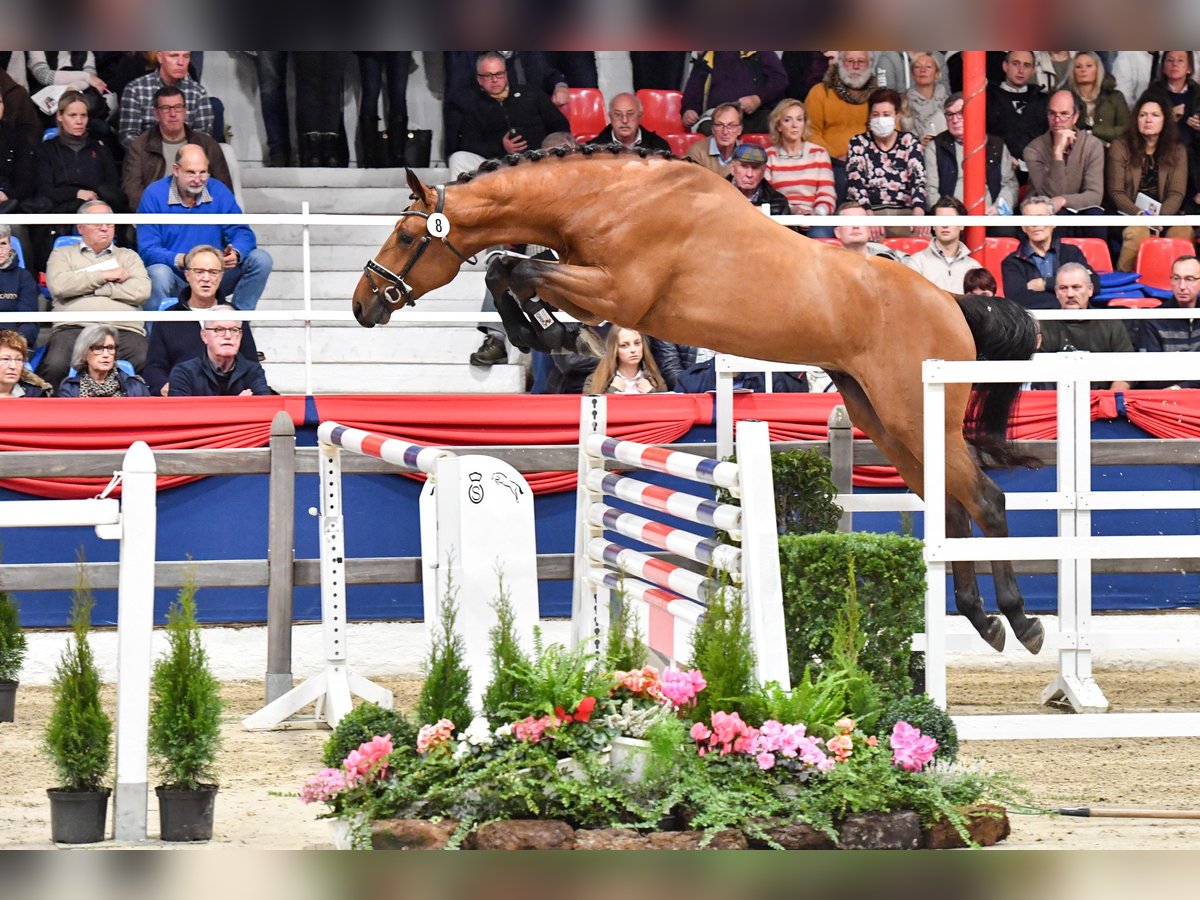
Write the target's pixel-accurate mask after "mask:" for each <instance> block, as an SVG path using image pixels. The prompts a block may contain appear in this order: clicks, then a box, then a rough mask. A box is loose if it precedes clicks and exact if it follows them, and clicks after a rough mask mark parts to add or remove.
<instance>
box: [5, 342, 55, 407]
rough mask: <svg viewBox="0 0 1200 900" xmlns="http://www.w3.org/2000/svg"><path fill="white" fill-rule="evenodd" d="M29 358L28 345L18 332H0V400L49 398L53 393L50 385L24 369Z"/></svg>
mask: <svg viewBox="0 0 1200 900" xmlns="http://www.w3.org/2000/svg"><path fill="white" fill-rule="evenodd" d="M28 358H29V343H28V342H27V341H26V340H25V337H24V335H22V334H21V333H20V332H18V331H12V330H11V329H5V330H4V331H0V398H3V397H49V396H50V395H51V394H53V393H54V388H52V387H51V386H50V383H49V382H47V381H43V380H42V379H41V378H39V377H38V376H36V375H34V374H33V373H32V372H31V371H29V370H28V369H27V368H25V360H27V359H28Z"/></svg>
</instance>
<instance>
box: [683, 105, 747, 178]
mask: <svg viewBox="0 0 1200 900" xmlns="http://www.w3.org/2000/svg"><path fill="white" fill-rule="evenodd" d="M741 136H742V111H741V109H740V108H739V107H738V106H736V105H735V104H733V103H722V104H721V105H720V106H718V107H717V108H716V109H714V110H713V114H712V137H710V138H709V139H708V140H707V141H699V142H697V143H695V144H692V146H691V147H689V148H688V152H687V156H688V159H691V160H695V161H696V162H698V163H700V165H702V166H704V168H706V169H708V170H709V171H712V172H716V173H717V174H718V175H720V176H721V177H722V178H724V177H726V176H727V175H728V174H729V164H730V163H731V162H733V151H734V150H736V149H737V145H738V139H739V138H741Z"/></svg>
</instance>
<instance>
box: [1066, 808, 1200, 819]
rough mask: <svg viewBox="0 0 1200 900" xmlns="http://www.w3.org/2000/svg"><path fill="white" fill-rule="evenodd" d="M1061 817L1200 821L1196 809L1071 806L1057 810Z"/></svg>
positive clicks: (1199, 813)
mask: <svg viewBox="0 0 1200 900" xmlns="http://www.w3.org/2000/svg"><path fill="white" fill-rule="evenodd" d="M1055 812H1056V813H1058V814H1059V815H1060V816H1077V817H1079V818H1084V819H1096V818H1103V819H1200V810H1195V809H1108V808H1104V807H1088V806H1071V807H1066V808H1064V809H1056V810H1055Z"/></svg>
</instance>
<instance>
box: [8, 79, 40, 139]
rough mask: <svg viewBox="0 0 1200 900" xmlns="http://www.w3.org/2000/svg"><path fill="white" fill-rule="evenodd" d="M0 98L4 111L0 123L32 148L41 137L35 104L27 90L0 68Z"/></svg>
mask: <svg viewBox="0 0 1200 900" xmlns="http://www.w3.org/2000/svg"><path fill="white" fill-rule="evenodd" d="M0 100H3V101H4V112H3V113H0V125H3V126H4V128H5V129H6V130H7V129H12V130H13V132H14V133H15V134H16V135H17V136H18V137H19V138H20V139H21V140H23V141H24V142H25V145H26V146H27V147H29V149H30V150H32V149H33V148H34V147H36V146H37V145H38V142H40V141H41V139H42V122H41V119H39V118H38V108H37V105H36V104H35V103H34V102H33V100H32V99H30V97H29V91H27V90H25V88H23V87H22V86H21V85H20V84H18V83H17V82H16V81H14V80H13V77H12V76H11V75H9V74H8V72H6V71H4V69H0Z"/></svg>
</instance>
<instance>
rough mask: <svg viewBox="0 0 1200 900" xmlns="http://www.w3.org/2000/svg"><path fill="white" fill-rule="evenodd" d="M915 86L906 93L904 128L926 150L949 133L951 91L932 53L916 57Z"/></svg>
mask: <svg viewBox="0 0 1200 900" xmlns="http://www.w3.org/2000/svg"><path fill="white" fill-rule="evenodd" d="M909 71H910V72H911V73H912V87H910V88H909V89H908V91H907V92H906V93H905V94H904V108H903V109H902V110H901V114H900V127H901V128H903V129H904V130H905V131H911V132H912V133H913V134H915V135H916V136H917V140H919V141H920V142H921V146H922V147H924V146H925V145H926V144H928V143H929V142H930V141H931V140H933V138H934V137H935V136H936V135H939V134H941V133H942V132H943V131H945V130H946V112H945V105H946V98H947V97H948V96H950V91H949V88H948V87H947V86H946V84H945V83H944V82H943V81H942V64H941V63H940V62H939V61H938V58H937V55H936V54H935V53H934V52H933V51H932V50H921V51H918V52H917V53H915V54H913V58H912V62H911V63H910V64H909Z"/></svg>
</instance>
